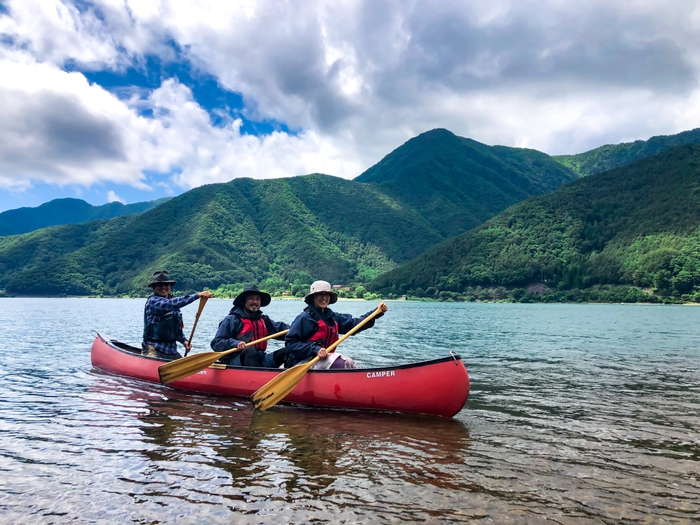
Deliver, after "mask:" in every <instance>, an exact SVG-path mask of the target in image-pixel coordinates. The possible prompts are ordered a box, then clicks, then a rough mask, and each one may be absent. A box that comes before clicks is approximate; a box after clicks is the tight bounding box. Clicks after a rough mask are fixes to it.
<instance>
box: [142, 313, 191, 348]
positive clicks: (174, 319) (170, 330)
mask: <svg viewBox="0 0 700 525" xmlns="http://www.w3.org/2000/svg"><path fill="white" fill-rule="evenodd" d="M183 326H184V324H183V322H182V314H181V313H180V310H173V311H172V312H168V313H167V314H165V315H164V316H163V317H162V318H161V319H160V321H158V322H155V323H147V321H146V312H145V311H144V313H143V340H144V341H149V342H154V343H176V342H178V341H179V340H180V339H182V336H183V333H182V327H183Z"/></svg>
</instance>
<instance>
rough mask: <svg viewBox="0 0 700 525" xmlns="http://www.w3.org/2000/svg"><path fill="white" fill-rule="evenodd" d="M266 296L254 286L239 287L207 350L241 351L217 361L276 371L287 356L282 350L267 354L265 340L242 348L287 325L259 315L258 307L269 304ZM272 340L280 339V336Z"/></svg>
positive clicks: (283, 328) (280, 330)
mask: <svg viewBox="0 0 700 525" xmlns="http://www.w3.org/2000/svg"><path fill="white" fill-rule="evenodd" d="M271 299H272V298H271V297H270V294H269V293H266V292H261V291H260V290H259V289H258V287H257V286H255V285H254V284H252V285H248V286H246V287H245V288H243V291H242V292H241V293H240V294H238V295H237V296H236V298H235V299H234V300H233V308H231V311H230V312H229V313H228V315H227V316H226V317H224V319H223V320H222V321H221V322H220V323H219V329H218V330H217V331H216V335H215V336H214V339H212V341H211V348H212V350H214V351H215V352H223V351H224V350H229V349H231V348H238V349H239V350H241V352H238V353H235V354H229V355H225V356H224V357H222V358H221V359H219V361H220V362H222V363H225V364H227V365H228V364H230V365H234V366H258V367H265V368H279V366H280V365H281V364H282V363H284V357H285V355H286V353H287V351H286V350H285V348H284V347H283V348H280V349H279V350H276V351H274V352H272V353H267V352H266V350H267V341H263V342H262V343H258V344H257V345H255V346H251V347H248V348H246V343H249V342H250V341H255V340H256V339H262V338H263V337H267V336H268V335H269V334H275V333H277V332H282V331H283V330H287V329H288V328H289V325H288V324H287V323H282V322H276V321H273V320H272V319H270V317H269V316H267V315H265V314H263V312H262V310H261V309H260V308H261V307H264V306H267V305H268V304H270V300H271ZM276 339H280V340H282V339H284V336H280V337H279V338H276Z"/></svg>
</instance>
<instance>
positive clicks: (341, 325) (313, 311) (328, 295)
mask: <svg viewBox="0 0 700 525" xmlns="http://www.w3.org/2000/svg"><path fill="white" fill-rule="evenodd" d="M337 300H338V294H337V293H335V292H334V291H333V289H332V288H331V285H330V283H328V282H326V281H316V282H314V283H313V284H312V285H311V290H310V291H309V293H308V295H307V296H306V297H304V302H305V303H306V304H307V305H308V306H307V307H306V308H304V311H303V312H301V313H300V314H299V315H298V316H297V318H296V319H294V321H293V322H292V325H291V326H290V327H289V332H288V333H287V336H286V337H285V339H284V344H285V346H286V348H287V356H286V358H285V362H284V366H285V368H291V367H292V366H294V365H296V364H299V363H301V362H303V361H307V360H308V359H312V358H314V357H316V356H318V357H319V358H320V359H319V361H318V362H316V363H315V364H314V365H313V366H312V367H311V368H316V369H328V368H357V365H356V364H355V361H353V360H352V359H351V358H349V357H347V356H344V355H341V354H338V353H336V352H333V353H328V352H327V351H326V348H328V347H329V346H330V345H332V344H333V343H335V342H336V341H337V340H338V334H345V333H347V332H349V331H350V330H351V329H352V328H354V327H355V326H357V325H358V324H359V323H361V322H362V321H363V320H364V319H365V318H367V316H369V315H370V314H372V313H373V312H374V310H371V311H369V312H367V313H366V314H364V315H363V316H361V317H353V316H352V315H350V314H339V313H336V312H334V311H333V310H331V309H330V308H328V305H329V304H334V303H335V302H336V301H337ZM379 307H380V308H381V310H382V313H381V314H379V315H378V316H377V317H375V318H374V319H372V320H371V321H369V322H368V323H367V324H366V325H365V326H363V327H362V329H361V330H359V331H362V330H365V329H367V328H371V327H372V326H374V321H375V320H376V319H378V318H379V317H381V316H382V315H383V314H384V312H386V311H387V310H388V309H389V308H388V307H387V305H386V303H384V302H382V303H381V304H380V305H379Z"/></svg>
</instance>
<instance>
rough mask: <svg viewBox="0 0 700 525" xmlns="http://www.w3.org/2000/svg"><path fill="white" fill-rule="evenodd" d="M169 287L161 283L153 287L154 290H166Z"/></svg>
mask: <svg viewBox="0 0 700 525" xmlns="http://www.w3.org/2000/svg"><path fill="white" fill-rule="evenodd" d="M169 286H170V285H169V284H163V283H160V284H154V285H153V287H154V288H168V287H169Z"/></svg>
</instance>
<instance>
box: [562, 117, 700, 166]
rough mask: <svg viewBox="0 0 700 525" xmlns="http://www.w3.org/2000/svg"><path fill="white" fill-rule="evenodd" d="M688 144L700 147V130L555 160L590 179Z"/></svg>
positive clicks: (610, 146) (606, 147)
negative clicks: (592, 176) (598, 174)
mask: <svg viewBox="0 0 700 525" xmlns="http://www.w3.org/2000/svg"><path fill="white" fill-rule="evenodd" d="M686 144H700V128H696V129H693V130H690V131H684V132H682V133H678V134H676V135H659V136H657V137H651V138H650V139H649V140H635V141H634V142H625V143H622V144H608V145H606V146H601V147H600V148H596V149H593V150H591V151H587V152H585V153H579V154H578V155H556V156H554V157H552V158H553V159H554V160H555V161H557V162H561V163H562V164H563V165H564V166H566V167H567V168H570V169H571V170H573V171H574V172H575V173H576V174H577V175H578V176H580V177H586V176H588V175H594V174H595V173H602V172H604V171H608V170H611V169H614V168H619V167H620V166H624V165H625V164H629V163H630V162H634V161H636V160H640V159H643V158H646V157H651V156H652V155H656V154H658V153H661V152H663V151H666V150H668V149H671V148H675V147H678V146H684V145H686Z"/></svg>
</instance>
